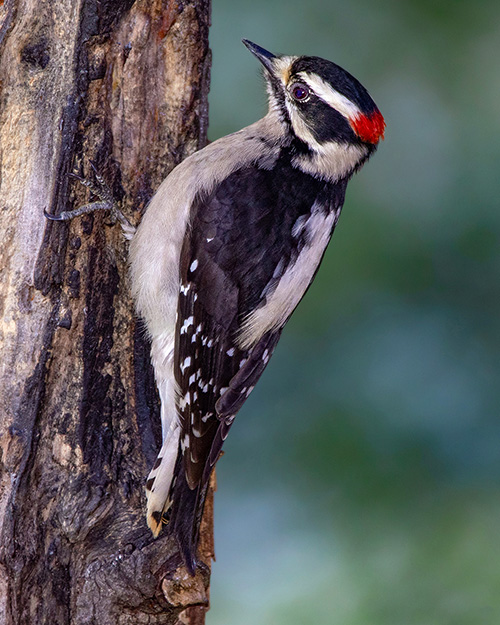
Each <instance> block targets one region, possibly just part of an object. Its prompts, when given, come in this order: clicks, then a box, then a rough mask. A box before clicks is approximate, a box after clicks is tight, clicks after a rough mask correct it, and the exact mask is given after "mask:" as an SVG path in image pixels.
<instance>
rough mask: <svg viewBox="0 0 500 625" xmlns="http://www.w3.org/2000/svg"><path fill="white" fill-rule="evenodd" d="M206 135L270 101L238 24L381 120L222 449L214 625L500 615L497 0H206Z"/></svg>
mask: <svg viewBox="0 0 500 625" xmlns="http://www.w3.org/2000/svg"><path fill="white" fill-rule="evenodd" d="M212 23H213V25H212V29H211V35H210V37H211V47H212V50H213V70H212V87H211V96H210V131H209V136H210V139H212V140H214V139H216V138H218V137H219V136H222V135H224V134H227V133H229V132H232V131H234V130H238V129H239V128H241V127H243V126H244V125H247V124H249V123H251V122H253V121H255V120H256V119H258V118H259V117H261V116H262V115H263V114H264V112H265V109H266V99H265V94H264V90H263V81H262V79H261V78H260V76H259V68H258V63H257V61H256V60H255V59H254V58H253V57H252V55H251V54H249V52H248V51H247V50H246V49H245V48H244V46H243V45H242V44H241V43H240V39H241V38H242V37H245V38H248V39H250V40H252V41H255V42H256V43H258V44H260V45H262V46H264V47H266V48H268V49H270V50H271V51H273V52H275V53H286V54H313V55H318V56H323V57H325V58H328V59H330V60H332V61H335V62H336V63H338V64H339V65H341V66H343V67H345V68H346V69H347V70H348V71H350V72H351V73H353V74H354V75H355V76H356V77H357V78H358V79H359V80H360V81H361V82H362V83H363V84H364V85H365V86H366V87H367V88H368V90H369V91H370V93H371V95H372V96H373V98H374V99H375V101H376V102H377V104H378V106H379V107H380V109H381V111H382V113H383V114H384V116H385V119H386V122H387V132H386V140H385V142H383V143H382V144H381V146H380V148H379V151H378V152H377V154H376V155H375V156H374V158H373V159H372V161H370V162H369V163H368V165H366V166H365V168H364V169H363V170H362V172H361V173H360V174H358V175H357V176H356V177H355V178H354V179H353V181H352V182H351V183H350V187H349V189H348V193H347V200H346V204H345V207H344V211H343V214H342V217H341V219H340V223H339V227H338V228H337V231H336V232H335V235H334V238H333V244H332V245H331V246H330V248H329V250H328V252H327V254H326V257H325V261H324V263H323V265H322V268H321V271H320V272H319V275H318V277H317V279H316V281H315V283H314V286H313V287H312V288H311V290H310V291H309V292H308V294H307V297H306V298H305V300H304V301H303V302H302V303H301V305H300V306H299V308H298V310H297V312H296V313H295V315H294V316H293V318H292V320H291V321H290V323H289V324H288V326H287V328H286V330H285V332H284V334H283V338H282V340H281V343H280V345H279V346H278V349H277V351H276V353H275V355H274V357H273V359H272V360H271V363H270V365H269V367H268V369H267V371H266V373H265V374H264V376H263V378H262V380H261V382H260V383H259V385H258V386H257V388H256V390H255V391H254V393H253V394H252V396H251V397H250V399H249V401H248V402H247V404H246V405H245V406H244V408H243V409H242V410H241V413H240V415H239V417H238V419H237V420H236V422H235V425H234V427H233V430H232V432H231V436H230V437H229V439H228V441H227V444H226V447H225V450H226V454H225V456H224V458H223V459H222V460H221V461H220V463H219V464H218V484H219V491H218V493H217V495H216V502H215V503H216V553H217V562H216V563H215V564H214V569H213V578H212V608H211V611H210V612H209V615H208V619H207V622H208V625H281V624H286V625H295V624H297V625H298V624H313V623H314V624H315V625H316V624H323V623H326V624H332V625H340V624H341V625H478V624H487V625H489V624H491V625H498V624H499V623H500V419H499V403H500V384H499V373H500V371H499V369H500V358H499V353H500V350H499V347H500V333H499V283H500V281H499V278H500V252H499V246H498V239H499V232H500V228H499V226H500V210H499V206H498V204H499V189H498V187H499V185H498V179H499V172H500V141H499V134H500V3H499V2H498V0H495V1H491V2H490V1H488V0H483V1H477V0H475V1H472V0H470V1H469V0H467V1H465V0H464V1H460V0H455V1H454V2H452V1H443V0H399V1H397V2H396V1H395V0H393V1H390V0H385V1H381V2H374V1H373V0H371V1H370V0H351V1H347V0H344V1H340V0H329V2H321V0H308V1H307V2H299V1H298V0H278V1H276V0H274V1H272V2H270V1H269V0H252V1H251V2H241V1H239V0H213V20H212Z"/></svg>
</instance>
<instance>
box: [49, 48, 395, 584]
mask: <svg viewBox="0 0 500 625" xmlns="http://www.w3.org/2000/svg"><path fill="white" fill-rule="evenodd" d="M243 43H244V44H245V45H246V46H247V48H248V49H249V50H250V51H251V52H252V53H253V54H254V55H255V56H256V57H257V58H258V59H259V61H260V62H261V63H262V65H263V66H264V76H265V79H266V83H267V91H268V94H269V111H268V113H267V115H266V116H265V117H263V118H262V119H261V120H259V121H258V122H256V123H255V124H252V125H251V126H248V127H247V128H244V129H243V130H240V131H239V132H236V133H234V134H231V135H228V136H227V137H223V138H222V139H219V140H218V141H215V142H214V143H212V144H210V145H209V146H207V147H206V148H204V149H203V150H200V151H199V152H197V153H195V154H193V155H192V156H190V157H189V158H187V159H186V160H185V161H183V162H182V163H181V164H180V165H178V166H177V167H176V168H175V169H174V170H173V171H172V172H171V173H170V174H169V176H168V177H167V178H166V179H165V180H164V182H163V183H162V184H161V185H160V187H159V189H158V191H157V192H156V194H155V196H154V197H153V199H152V200H151V202H150V204H149V206H148V208H147V210H146V213H145V214H144V217H143V218H142V221H141V223H140V225H139V227H138V228H137V230H135V229H134V228H133V227H132V226H131V225H130V224H129V223H128V221H127V220H126V219H125V218H124V217H123V215H122V214H121V213H120V212H119V211H117V210H116V207H115V206H114V203H113V201H112V197H111V193H110V191H109V189H106V187H105V185H104V184H103V180H102V178H100V177H99V176H98V174H97V172H96V177H97V180H98V182H99V185H97V186H96V185H95V184H93V183H91V182H89V181H86V180H82V179H81V178H79V179H80V180H81V181H82V182H83V183H84V184H86V185H87V186H88V187H90V189H91V190H93V191H94V192H95V193H96V194H97V195H98V196H99V197H100V198H101V200H102V201H101V202H96V203H94V204H89V205H86V206H83V207H81V208H79V209H76V210H74V211H69V212H63V213H61V214H59V215H57V216H55V215H48V214H46V216H47V217H48V218H50V219H55V220H65V219H71V218H73V217H75V216H77V215H81V214H83V213H85V212H89V211H92V210H100V209H111V210H112V211H113V212H114V215H115V216H116V217H118V218H119V219H120V221H121V223H122V226H123V228H124V231H125V235H126V236H127V238H129V239H131V243H130V270H131V282H132V291H133V295H134V297H135V301H136V306H137V311H138V313H139V314H140V315H141V316H142V318H143V319H144V321H145V324H146V327H147V330H148V333H149V336H150V338H151V358H152V362H153V367H154V372H155V377H156V383H157V386H158V390H159V394H160V399H161V424H162V433H163V445H162V448H161V450H160V453H159V454H158V458H157V460H156V463H155V465H154V466H153V468H152V470H151V473H150V475H149V477H148V480H147V482H146V495H147V522H148V525H149V527H150V528H151V530H152V532H153V534H154V536H157V535H158V534H159V532H160V530H161V527H162V525H163V524H164V523H165V522H166V523H167V524H168V526H169V528H170V531H171V532H172V533H173V534H174V535H175V536H176V538H177V541H178V543H179V547H180V550H181V553H182V554H183V557H184V560H185V564H186V567H187V569H188V570H189V571H190V573H191V574H194V572H195V570H196V558H197V555H196V552H197V546H198V539H199V527H200V521H201V516H202V513H203V507H204V503H205V498H206V494H207V488H208V482H209V478H210V475H211V473H212V470H213V468H214V466H215V463H216V462H217V459H218V458H219V456H220V453H221V449H222V445H223V443H224V441H225V440H226V438H227V435H228V433H229V430H230V428H231V425H232V423H233V421H234V418H235V416H236V414H237V412H238V410H239V409H240V408H241V406H242V405H243V403H244V402H245V400H246V398H247V397H248V396H249V395H250V393H251V392H252V389H253V388H254V386H255V384H256V383H257V380H258V379H259V377H260V376H261V374H262V372H263V371H264V369H265V368H266V365H267V363H268V362H269V359H270V358H271V355H272V353H273V351H274V348H275V347H276V344H277V342H278V340H279V337H280V334H281V331H282V329H283V327H284V325H285V323H286V322H287V321H288V319H289V318H290V315H291V314H292V312H293V311H294V310H295V307H296V306H297V304H298V303H299V302H300V300H301V299H302V297H303V295H304V293H305V292H306V291H307V289H308V287H309V285H310V284H311V282H312V280H313V278H314V276H315V274H316V271H317V270H318V267H319V264H320V262H321V259H322V257H323V254H324V252H325V249H326V246H327V245H328V242H329V241H330V238H331V236H332V233H333V230H334V228H335V225H336V223H337V221H338V218H339V216H340V211H341V209H342V205H343V203H344V197H345V191H346V187H347V182H348V181H349V179H350V178H351V176H352V175H353V173H354V172H355V171H357V170H358V169H359V168H360V167H361V166H362V165H363V163H365V162H366V160H367V159H368V158H369V157H370V156H371V154H373V152H374V151H375V149H376V148H377V145H378V142H379V141H380V139H382V138H383V135H384V128H385V122H384V119H383V117H382V115H381V113H380V111H379V110H378V108H377V106H376V105H375V103H374V101H373V100H372V99H371V97H370V96H369V94H368V92H367V91H366V89H365V88H364V87H363V86H362V85H361V84H360V83H359V82H358V81H357V80H356V79H355V78H354V77H353V76H351V75H350V74H349V73H348V72H346V71H345V70H343V69H342V68H341V67H339V66H338V65H335V64H334V63H331V62H329V61H325V60H324V59H321V58H318V57H315V56H275V55H274V54H271V53H270V52H268V51H267V50H264V49H263V48H261V47H260V46H257V45H255V44H254V43H251V42H250V41H246V40H244V41H243ZM76 177H77V178H78V176H76Z"/></svg>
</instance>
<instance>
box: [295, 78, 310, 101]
mask: <svg viewBox="0 0 500 625" xmlns="http://www.w3.org/2000/svg"><path fill="white" fill-rule="evenodd" d="M290 92H291V94H292V96H293V97H294V99H295V100H297V101H298V102H304V101H305V100H307V98H308V97H309V95H310V93H311V91H310V89H309V87H308V86H307V85H304V84H303V83H301V82H296V83H294V84H293V85H292V86H291V88H290Z"/></svg>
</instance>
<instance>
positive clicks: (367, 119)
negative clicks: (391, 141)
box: [351, 109, 385, 143]
mask: <svg viewBox="0 0 500 625" xmlns="http://www.w3.org/2000/svg"><path fill="white" fill-rule="evenodd" d="M351 126H352V129H353V130H354V132H355V133H356V134H357V135H358V137H359V138H360V139H361V141H365V142H366V143H378V142H379V141H380V139H383V138H384V129H385V121H384V118H383V117H382V113H381V112H380V111H379V110H378V109H377V110H376V111H373V113H372V114H371V115H370V116H368V115H359V116H358V117H355V118H354V119H351Z"/></svg>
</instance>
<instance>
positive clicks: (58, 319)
mask: <svg viewBox="0 0 500 625" xmlns="http://www.w3.org/2000/svg"><path fill="white" fill-rule="evenodd" d="M209 5H210V0H144V1H140V0H137V1H135V2H134V0H122V1H118V0H53V1H49V0H4V2H1V3H0V176H1V177H0V185H1V186H0V240H1V245H0V311H1V318H2V321H1V322H0V417H1V424H0V425H1V430H0V469H1V476H0V479H1V483H0V514H1V517H0V523H1V526H0V531H1V538H0V623H2V624H3V623H6V624H19V625H30V624H32V623H33V624H34V623H36V624H37V625H40V624H45V623H47V624H49V623H50V625H59V624H61V625H63V624H64V625H69V624H71V625H83V624H85V625H90V624H96V625H97V624H99V625H107V624H114V623H119V624H121V625H125V624H129V623H130V624H131V623H134V624H137V623H148V624H151V625H153V624H160V623H162V624H164V623H165V624H173V623H180V622H182V623H191V624H192V625H195V624H196V625H198V624H201V623H203V622H204V613H205V609H206V606H207V604H208V583H209V575H210V568H209V567H210V560H211V555H212V553H213V544H212V526H211V514H212V506H211V499H210V498H209V504H208V505H207V510H206V515H205V518H204V526H203V536H202V554H201V555H202V559H203V561H205V562H206V567H205V568H204V569H203V567H202V570H200V572H199V574H198V575H197V576H196V577H195V578H189V577H188V576H187V574H185V572H184V571H183V569H182V568H181V567H180V568H177V567H178V566H179V564H180V560H179V556H178V554H177V553H176V549H175V546H174V544H173V543H172V541H171V540H170V539H169V538H168V537H166V536H160V538H159V539H157V540H153V539H152V537H151V534H150V532H149V530H148V529H147V527H146V523H145V514H144V513H145V495H144V481H145V477H146V475H147V473H148V470H149V468H150V466H151V465H152V463H153V462H154V459H155V457H156V452H157V449H158V448H159V445H160V424H159V416H158V405H157V396H156V391H155V387H154V381H153V377H152V371H151V367H150V364H149V346H148V345H147V342H146V340H145V338H144V336H143V333H142V331H141V328H140V326H139V324H138V323H137V322H136V320H135V316H134V311H133V305H132V301H131V299H130V294H129V285H128V279H127V267H126V262H127V261H126V258H127V244H126V242H125V240H124V239H123V237H122V234H121V231H120V228H118V227H116V228H108V227H106V216H105V215H99V214H94V215H92V216H90V215H89V216H85V217H81V218H77V219H75V220H74V221H73V222H72V223H71V224H69V225H68V224H65V223H51V222H48V221H46V220H45V219H44V216H43V210H44V209H46V210H47V211H48V212H49V213H55V214H57V213H58V212H60V211H62V210H67V209H68V208H71V207H72V206H76V205H80V204H82V203H85V202H87V201H88V200H89V198H88V195H87V194H86V190H85V188H84V187H83V186H82V185H79V184H78V183H76V184H75V182H74V181H73V180H72V179H71V178H70V177H68V173H69V172H71V171H74V172H77V173H79V174H81V175H83V176H86V177H90V175H91V174H90V171H89V159H92V160H93V161H94V162H95V164H96V167H97V170H98V171H99V172H100V173H101V174H102V175H103V177H104V178H105V179H106V180H107V181H108V183H109V184H110V186H111V187H112V189H113V191H114V193H115V196H116V197H118V198H122V199H123V205H122V208H123V210H124V212H125V214H128V215H129V216H130V215H131V216H132V220H133V221H135V222H137V221H139V218H140V211H141V210H143V209H144V207H145V205H146V203H147V201H148V200H149V198H150V197H151V195H152V193H153V192H154V190H155V189H156V188H157V187H158V185H159V183H160V182H161V180H162V179H163V178H164V176H165V175H166V173H168V171H170V169H172V167H173V166H174V165H175V164H177V163H178V162H180V161H181V160H182V159H183V158H184V157H185V156H187V155H188V154H189V153H191V152H193V151H194V150H196V149H197V148H199V147H201V146H202V145H203V144H204V142H205V137H206V123H207V92H208V80H209V63H210V57H209V50H208V23H209V12H210V6H209ZM134 211H136V212H134ZM190 606H191V607H190Z"/></svg>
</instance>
